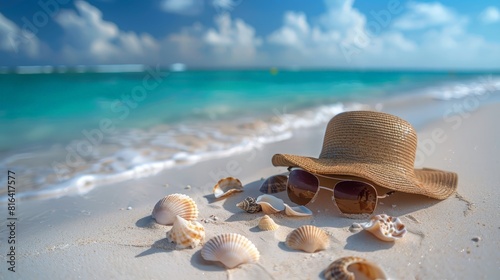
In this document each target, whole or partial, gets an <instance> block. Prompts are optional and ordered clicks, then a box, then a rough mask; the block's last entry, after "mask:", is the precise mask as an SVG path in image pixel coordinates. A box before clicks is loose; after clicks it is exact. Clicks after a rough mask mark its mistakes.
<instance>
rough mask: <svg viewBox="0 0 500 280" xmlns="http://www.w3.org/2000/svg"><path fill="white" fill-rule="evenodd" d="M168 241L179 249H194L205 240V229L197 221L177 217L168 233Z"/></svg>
mask: <svg viewBox="0 0 500 280" xmlns="http://www.w3.org/2000/svg"><path fill="white" fill-rule="evenodd" d="M167 239H168V240H169V241H170V242H174V243H175V244H177V248H188V247H189V248H194V247H196V246H198V244H200V242H202V241H203V239H205V228H204V227H203V226H202V225H201V224H200V223H198V222H196V221H186V220H185V219H183V218H181V217H180V216H176V218H175V221H174V225H173V226H172V229H170V231H168V232H167Z"/></svg>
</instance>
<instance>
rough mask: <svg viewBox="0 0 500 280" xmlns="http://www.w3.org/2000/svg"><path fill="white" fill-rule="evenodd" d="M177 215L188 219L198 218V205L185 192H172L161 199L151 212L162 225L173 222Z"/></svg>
mask: <svg viewBox="0 0 500 280" xmlns="http://www.w3.org/2000/svg"><path fill="white" fill-rule="evenodd" d="M177 215H179V216H181V217H182V218H184V219H186V220H188V221H193V220H196V219H197V218H198V207H197V206H196V203H195V202H194V200H193V199H192V198H190V197H189V196H187V195H185V194H180V193H174V194H170V195H167V196H165V197H164V198H162V199H160V201H158V202H157V203H156V205H155V207H154V208H153V213H151V216H152V217H153V218H154V219H155V220H156V222H157V223H159V224H162V225H171V224H173V223H174V221H175V217H176V216H177Z"/></svg>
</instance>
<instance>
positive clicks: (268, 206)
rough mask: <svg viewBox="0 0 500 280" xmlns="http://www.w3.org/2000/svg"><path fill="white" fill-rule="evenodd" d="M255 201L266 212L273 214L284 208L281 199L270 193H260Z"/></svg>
mask: <svg viewBox="0 0 500 280" xmlns="http://www.w3.org/2000/svg"><path fill="white" fill-rule="evenodd" d="M255 202H256V203H257V204H259V205H260V206H261V207H262V211H263V212H264V213H266V214H275V213H278V212H280V211H283V210H285V203H284V202H283V200H281V199H279V198H277V197H275V196H272V195H268V194H263V195H260V196H259V197H257V200H256V201H255Z"/></svg>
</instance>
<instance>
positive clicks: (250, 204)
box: [236, 196, 262, 213]
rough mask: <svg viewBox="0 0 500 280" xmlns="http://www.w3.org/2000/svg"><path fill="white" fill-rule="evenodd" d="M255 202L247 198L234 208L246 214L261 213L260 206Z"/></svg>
mask: <svg viewBox="0 0 500 280" xmlns="http://www.w3.org/2000/svg"><path fill="white" fill-rule="evenodd" d="M255 201H256V199H255V198H253V197H251V196H249V197H247V198H245V199H244V200H243V201H241V202H240V203H238V204H236V206H238V207H239V208H241V209H243V210H244V211H245V212H247V213H257V212H260V211H262V207H261V206H260V204H257V202H255Z"/></svg>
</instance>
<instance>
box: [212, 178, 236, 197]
mask: <svg viewBox="0 0 500 280" xmlns="http://www.w3.org/2000/svg"><path fill="white" fill-rule="evenodd" d="M242 191H243V185H242V184H241V181H240V180H239V179H236V178H234V177H226V178H222V179H220V180H219V182H217V184H215V186H214V189H213V192H214V196H215V198H221V197H225V196H228V195H230V194H233V193H236V192H242Z"/></svg>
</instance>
